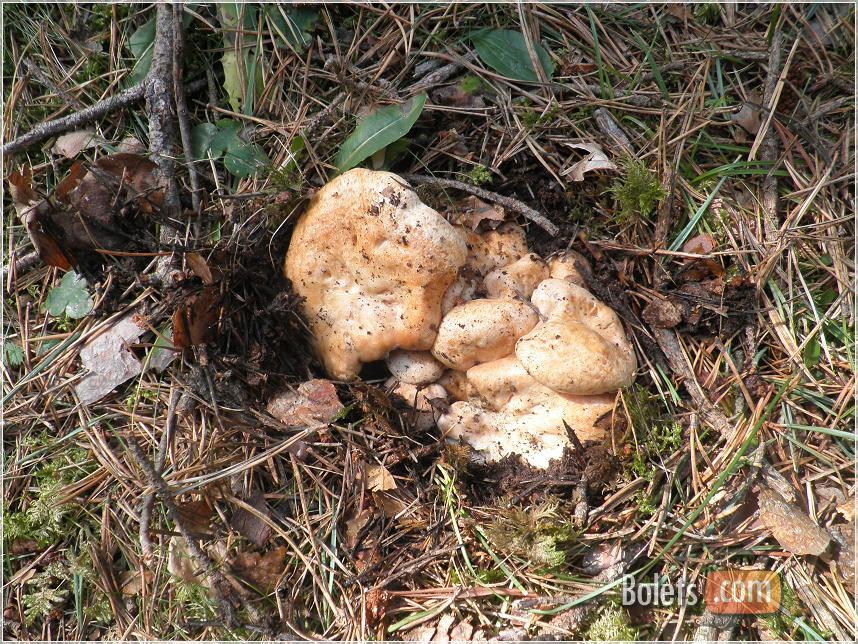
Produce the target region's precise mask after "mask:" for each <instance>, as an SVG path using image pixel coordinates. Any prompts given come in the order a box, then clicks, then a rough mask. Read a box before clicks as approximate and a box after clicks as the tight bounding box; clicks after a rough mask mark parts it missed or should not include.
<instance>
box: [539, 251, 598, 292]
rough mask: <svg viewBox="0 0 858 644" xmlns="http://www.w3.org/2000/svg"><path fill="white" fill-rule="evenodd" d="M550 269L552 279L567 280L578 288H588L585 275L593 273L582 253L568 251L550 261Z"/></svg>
mask: <svg viewBox="0 0 858 644" xmlns="http://www.w3.org/2000/svg"><path fill="white" fill-rule="evenodd" d="M548 269H549V271H550V275H551V277H554V278H556V279H560V280H567V281H569V282H572V283H574V284H577V285H578V286H583V287H584V288H586V287H587V282H586V280H585V279H584V273H591V272H592V270H593V269H592V268H591V267H590V262H588V261H587V260H586V259H585V258H584V256H583V255H582V254H581V253H578V252H576V251H574V250H567V251H565V252H563V253H560V254H559V255H557V256H555V257H552V258H550V259H549V260H548Z"/></svg>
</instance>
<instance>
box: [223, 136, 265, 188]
mask: <svg viewBox="0 0 858 644" xmlns="http://www.w3.org/2000/svg"><path fill="white" fill-rule="evenodd" d="M239 143H240V145H234V146H230V147H229V148H228V149H227V151H226V155H225V156H224V157H223V165H224V167H226V169H227V171H228V172H229V173H230V174H231V175H233V176H236V177H240V178H242V179H244V178H245V177H249V176H251V175H253V174H255V173H256V172H257V171H258V170H259V169H260V168H263V167H265V166H267V165H268V164H269V163H270V161H269V160H268V157H267V156H265V152H264V151H263V150H262V148H260V147H259V146H258V145H253V144H251V143H241V142H240V141H239Z"/></svg>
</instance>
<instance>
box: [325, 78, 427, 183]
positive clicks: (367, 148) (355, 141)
mask: <svg viewBox="0 0 858 644" xmlns="http://www.w3.org/2000/svg"><path fill="white" fill-rule="evenodd" d="M425 103H426V94H418V95H417V96H414V97H412V98H411V99H410V100H409V101H407V102H405V103H403V104H402V105H388V106H387V107H382V108H381V109H379V110H376V111H375V112H373V113H372V114H369V115H368V116H366V117H364V118H362V119H361V120H360V122H359V123H358V126H357V127H356V128H355V130H354V132H352V133H351V135H350V136H349V138H348V139H346V141H345V142H344V143H343V145H342V147H341V148H340V151H339V153H338V154H337V158H336V160H335V161H334V163H335V164H336V166H337V168H339V170H340V172H345V171H346V170H350V169H352V168H353V167H355V166H356V165H357V164H358V163H360V162H361V161H363V160H364V159H366V158H367V157H370V156H372V155H373V154H375V153H376V152H378V151H379V150H381V149H382V148H384V147H387V146H388V145H390V144H391V143H393V142H394V141H396V140H397V139H400V138H402V137H403V136H405V135H406V134H408V131H409V130H410V129H411V127H412V126H413V125H414V123H415V122H416V121H417V118H418V117H419V116H420V113H421V112H422V111H423V105H424V104H425Z"/></svg>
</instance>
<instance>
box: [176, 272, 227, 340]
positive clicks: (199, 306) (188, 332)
mask: <svg viewBox="0 0 858 644" xmlns="http://www.w3.org/2000/svg"><path fill="white" fill-rule="evenodd" d="M220 300H221V297H220V293H219V292H218V291H217V289H215V288H214V287H211V286H207V287H205V288H203V290H202V291H200V292H199V293H197V294H196V295H193V296H191V297H190V298H189V299H188V301H187V302H186V303H185V304H181V305H179V306H178V307H177V308H176V311H175V312H174V313H173V346H174V347H176V348H177V349H187V348H188V347H195V346H199V345H201V344H206V343H207V342H210V341H211V340H212V339H213V338H214V335H215V331H216V327H217V323H218V320H219V317H220V309H221V307H220Z"/></svg>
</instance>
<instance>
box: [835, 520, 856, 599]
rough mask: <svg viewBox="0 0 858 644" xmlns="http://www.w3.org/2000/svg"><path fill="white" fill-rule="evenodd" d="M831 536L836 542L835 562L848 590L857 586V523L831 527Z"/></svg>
mask: <svg viewBox="0 0 858 644" xmlns="http://www.w3.org/2000/svg"><path fill="white" fill-rule="evenodd" d="M831 536H832V537H833V539H834V541H835V542H836V544H837V546H836V548H835V557H834V562H835V564H836V565H837V570H838V571H839V572H840V576H841V577H842V578H843V583H844V585H845V586H846V587H847V588H852V587H854V586H855V523H854V522H852V521H850V522H849V523H847V524H845V525H844V524H838V525H835V526H832V527H831Z"/></svg>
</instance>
